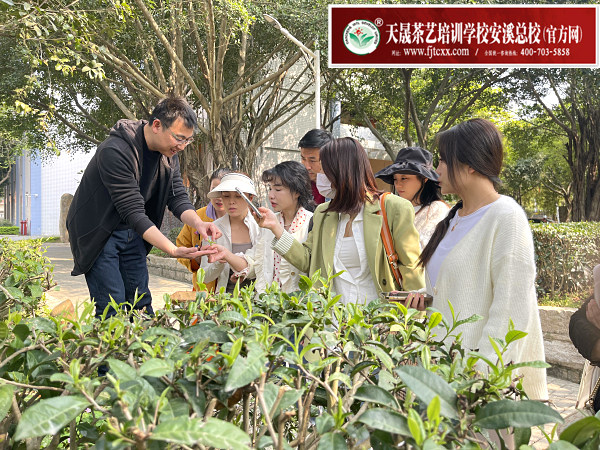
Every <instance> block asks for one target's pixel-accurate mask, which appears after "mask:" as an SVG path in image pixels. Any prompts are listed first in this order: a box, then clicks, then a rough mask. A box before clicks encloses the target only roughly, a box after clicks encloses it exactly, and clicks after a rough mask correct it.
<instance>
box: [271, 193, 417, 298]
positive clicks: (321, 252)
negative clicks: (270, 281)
mask: <svg viewBox="0 0 600 450" xmlns="http://www.w3.org/2000/svg"><path fill="white" fill-rule="evenodd" d="M328 205H329V203H323V204H321V205H319V206H318V207H317V209H316V211H315V213H314V215H313V228H312V230H311V232H310V233H309V234H308V237H307V238H306V241H305V242H304V243H303V244H300V243H299V242H298V241H296V240H295V239H294V238H293V237H292V236H291V235H290V234H289V233H287V232H284V233H283V235H282V236H281V237H280V238H279V239H278V240H277V241H276V242H275V244H274V246H273V248H274V249H275V251H277V252H278V253H279V254H280V255H282V256H283V257H284V258H285V259H287V260H288V261H289V262H290V263H292V264H293V265H294V266H296V267H297V268H298V269H299V270H301V271H302V272H307V273H308V274H309V275H312V274H313V273H315V272H316V271H317V270H319V269H320V270H321V274H322V275H323V276H326V275H327V273H328V270H331V271H332V272H333V252H334V250H335V242H336V235H337V228H338V223H339V216H340V215H339V214H338V213H336V212H325V209H327V207H328ZM385 210H386V213H387V218H388V223H389V227H390V232H391V234H392V238H393V240H394V247H395V248H396V252H397V253H398V259H399V260H400V261H399V262H400V273H401V274H402V279H403V287H402V289H404V290H417V289H421V288H423V287H425V279H424V275H423V269H422V268H421V267H417V260H418V258H419V255H420V253H421V248H420V244H419V232H418V231H417V229H416V228H415V225H414V221H415V210H414V208H413V206H412V204H411V203H410V202H409V201H408V200H405V199H403V198H401V197H398V196H397V195H388V196H386V200H385ZM379 211H381V208H380V206H379V201H376V202H375V203H370V202H367V203H366V204H365V207H364V218H363V224H364V225H363V226H364V240H365V247H366V253H367V258H368V265H369V269H370V271H371V274H372V275H373V282H374V283H375V287H376V288H377V292H378V293H381V292H389V291H393V290H398V289H400V287H399V286H397V285H396V282H395V280H394V276H393V274H392V270H391V269H390V265H389V263H388V261H387V256H386V254H385V248H384V247H383V242H382V240H381V226H382V224H383V216H381V215H379V214H377V213H378V212H379Z"/></svg>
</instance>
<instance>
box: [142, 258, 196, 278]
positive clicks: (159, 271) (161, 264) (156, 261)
mask: <svg viewBox="0 0 600 450" xmlns="http://www.w3.org/2000/svg"><path fill="white" fill-rule="evenodd" d="M146 259H147V262H148V272H149V273H150V274H152V275H158V276H159V277H164V278H169V279H171V280H175V281H181V282H183V283H191V282H192V273H191V272H190V271H189V270H187V269H186V268H185V267H184V266H182V265H181V264H179V263H178V262H177V260H176V259H174V258H163V257H162V256H156V255H148V256H147V257H146Z"/></svg>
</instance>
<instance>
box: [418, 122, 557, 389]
mask: <svg viewBox="0 0 600 450" xmlns="http://www.w3.org/2000/svg"><path fill="white" fill-rule="evenodd" d="M437 143H438V148H439V152H440V162H439V166H438V168H437V173H438V175H439V182H440V185H441V188H442V193H443V194H456V195H458V196H459V197H460V198H461V201H459V202H458V203H457V204H456V206H454V207H453V208H452V209H451V210H450V212H449V214H448V217H447V218H446V219H444V220H443V221H442V222H440V223H439V224H438V226H437V227H436V230H435V232H434V234H433V236H432V237H431V240H430V241H429V244H428V245H427V246H426V247H425V249H424V250H423V253H422V254H421V264H423V265H424V266H425V267H426V283H427V292H428V293H429V294H431V295H433V306H434V307H435V308H437V309H438V310H440V311H441V312H442V314H443V315H444V316H445V317H446V318H447V319H448V320H451V310H450V306H449V302H450V303H451V304H452V307H453V308H454V311H455V313H456V315H457V316H460V318H466V317H469V316H471V315H473V314H478V315H480V316H482V317H483V319H482V320H480V321H477V322H475V323H470V324H466V325H463V326H461V327H460V328H459V329H458V332H462V338H463V345H464V346H465V347H466V348H469V349H477V350H478V351H479V352H481V353H483V354H484V355H485V356H487V357H489V358H490V359H491V360H492V361H495V360H496V359H497V357H496V355H495V352H494V350H493V348H492V345H491V344H490V341H489V337H493V338H501V339H503V338H504V336H505V335H506V333H507V331H508V329H509V321H510V320H512V321H513V322H514V326H515V329H517V330H520V331H524V332H526V333H527V336H526V337H525V338H523V339H520V340H518V341H516V342H514V343H512V344H511V346H510V347H509V351H508V354H506V355H505V357H503V358H504V362H505V363H508V362H510V361H513V362H526V361H544V360H545V356H544V346H543V340H542V330H541V325H540V318H539V314H538V309H537V299H536V293H535V284H534V282H535V262H534V249H533V238H532V234H531V230H530V228H529V224H528V222H527V217H526V215H525V213H524V211H523V209H522V208H521V207H520V206H519V205H518V204H517V203H516V202H515V201H514V200H513V199H512V198H510V197H506V196H502V195H500V194H498V192H497V191H496V186H497V184H498V183H499V182H500V179H499V178H498V177H499V175H500V170H501V168H502V158H503V148H502V137H501V135H500V132H499V131H498V129H497V128H496V127H495V126H494V124H492V123H491V122H489V121H487V120H484V119H472V120H469V121H466V122H463V123H461V124H459V125H456V126H455V127H453V128H451V129H449V130H447V131H444V132H442V133H440V134H439V135H438V136H437ZM416 297H417V296H414V297H413V296H411V298H409V300H408V304H409V305H413V306H414V305H417V300H418V299H417V298H416ZM419 306H420V305H419ZM520 373H521V374H523V376H524V378H523V386H524V388H525V392H526V393H527V395H528V396H529V397H530V398H532V399H542V400H545V399H547V398H548V391H547V386H546V371H545V369H532V368H523V369H521V372H520Z"/></svg>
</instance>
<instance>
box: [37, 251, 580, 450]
mask: <svg viewBox="0 0 600 450" xmlns="http://www.w3.org/2000/svg"><path fill="white" fill-rule="evenodd" d="M46 247H47V253H46V256H47V257H48V258H50V260H51V261H52V264H54V280H55V282H56V283H58V284H57V286H55V287H54V288H53V289H51V290H50V291H49V292H48V293H47V294H48V306H50V307H51V308H52V307H53V306H55V305H57V304H59V303H60V302H62V301H63V300H66V299H70V300H71V301H73V303H74V304H76V303H78V302H84V301H89V293H88V290H87V286H86V284H85V278H84V277H83V276H78V277H73V276H71V269H72V268H73V257H72V256H71V250H70V248H69V245H68V244H59V243H49V244H47V245H46ZM191 289H192V285H191V284H189V283H181V282H178V281H173V280H170V279H167V278H163V277H159V276H156V275H152V274H151V275H150V291H151V292H152V303H153V305H154V307H155V309H156V308H162V307H163V306H164V300H163V295H164V294H167V293H168V294H170V293H173V292H175V291H182V290H191ZM578 388H579V386H578V384H577V383H572V382H569V381H565V380H561V379H559V378H554V377H548V391H549V394H550V401H551V405H552V406H553V407H554V408H555V409H556V410H557V411H558V412H559V413H560V414H561V415H562V416H563V417H564V418H567V417H569V416H572V415H573V414H575V415H576V414H578V413H577V412H576V411H575V401H576V399H577V391H578ZM551 429H552V427H551V426H546V427H545V431H546V433H548V434H550V433H551ZM555 439H556V437H555ZM531 443H532V445H533V446H534V447H535V448H536V449H545V448H548V445H549V444H548V442H547V440H546V439H545V437H544V435H543V433H542V432H541V431H540V430H538V429H536V430H533V433H532V438H531Z"/></svg>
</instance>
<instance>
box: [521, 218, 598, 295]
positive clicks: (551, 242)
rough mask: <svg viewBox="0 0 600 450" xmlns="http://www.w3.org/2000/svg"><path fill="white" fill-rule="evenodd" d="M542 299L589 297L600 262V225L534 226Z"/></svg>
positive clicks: (596, 223) (532, 228)
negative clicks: (547, 296) (574, 295)
mask: <svg viewBox="0 0 600 450" xmlns="http://www.w3.org/2000/svg"><path fill="white" fill-rule="evenodd" d="M531 230H532V232H533V240H534V245H535V255H536V267H537V280H536V285H537V291H538V295H539V296H544V295H549V296H550V298H554V297H558V296H561V295H565V294H569V293H587V292H590V289H591V287H592V270H593V268H594V266H595V265H596V264H598V263H599V262H600V223H598V222H573V223H563V224H532V225H531Z"/></svg>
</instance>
